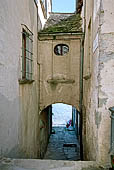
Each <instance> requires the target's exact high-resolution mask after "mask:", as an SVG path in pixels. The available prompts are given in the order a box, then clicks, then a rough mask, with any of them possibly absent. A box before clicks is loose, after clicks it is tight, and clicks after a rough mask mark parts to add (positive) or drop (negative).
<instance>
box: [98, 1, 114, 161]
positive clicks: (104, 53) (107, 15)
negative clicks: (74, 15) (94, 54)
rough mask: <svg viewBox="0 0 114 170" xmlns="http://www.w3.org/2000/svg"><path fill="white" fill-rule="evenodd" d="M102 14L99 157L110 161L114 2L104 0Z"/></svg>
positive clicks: (113, 102) (113, 84)
mask: <svg viewBox="0 0 114 170" xmlns="http://www.w3.org/2000/svg"><path fill="white" fill-rule="evenodd" d="M101 5H102V6H101V7H102V8H101V10H102V11H101V15H100V26H101V27H100V35H99V43H100V48H99V49H100V53H99V113H100V115H101V121H100V126H99V131H98V139H99V157H100V160H101V162H108V161H110V159H109V156H110V155H109V151H110V113H109V110H108V109H109V107H112V106H114V21H113V18H114V2H113V1H110V3H109V4H108V2H107V1H106V0H104V1H103V2H102V4H101Z"/></svg>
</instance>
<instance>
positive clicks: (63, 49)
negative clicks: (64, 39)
mask: <svg viewBox="0 0 114 170" xmlns="http://www.w3.org/2000/svg"><path fill="white" fill-rule="evenodd" d="M68 52H69V46H68V45H66V44H58V45H56V46H55V48H54V53H55V54H56V55H65V54H67V53H68Z"/></svg>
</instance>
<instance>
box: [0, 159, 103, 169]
mask: <svg viewBox="0 0 114 170" xmlns="http://www.w3.org/2000/svg"><path fill="white" fill-rule="evenodd" d="M0 170H103V168H98V166H97V165H96V162H94V161H57V160H39V159H13V160H11V161H9V162H6V161H1V163H0Z"/></svg>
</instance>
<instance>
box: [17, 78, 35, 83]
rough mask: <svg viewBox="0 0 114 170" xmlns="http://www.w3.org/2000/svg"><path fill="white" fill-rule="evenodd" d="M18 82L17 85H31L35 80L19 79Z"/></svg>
mask: <svg viewBox="0 0 114 170" xmlns="http://www.w3.org/2000/svg"><path fill="white" fill-rule="evenodd" d="M18 81H19V84H31V83H33V82H34V81H35V80H27V79H19V80H18Z"/></svg>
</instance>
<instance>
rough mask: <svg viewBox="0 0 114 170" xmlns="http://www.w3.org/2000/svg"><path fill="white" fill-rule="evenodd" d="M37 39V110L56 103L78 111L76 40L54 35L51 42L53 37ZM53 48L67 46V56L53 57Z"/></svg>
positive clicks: (78, 47) (78, 66) (78, 76)
mask: <svg viewBox="0 0 114 170" xmlns="http://www.w3.org/2000/svg"><path fill="white" fill-rule="evenodd" d="M39 38H40V40H39V43H38V44H39V57H40V58H39V63H40V89H41V92H40V109H41V110H42V109H43V108H45V107H47V106H48V105H50V104H53V103H58V102H61V103H66V104H71V105H73V106H75V107H76V108H77V109H79V96H80V45H81V44H80V37H78V39H77V37H76V36H71V35H66V36H57V35H56V39H55V40H53V36H52V37H51V36H48V37H45V36H43V37H39ZM46 39H47V40H46ZM57 44H67V45H68V46H69V53H68V54H66V55H64V56H57V55H55V53H54V47H55V46H56V45H57Z"/></svg>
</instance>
